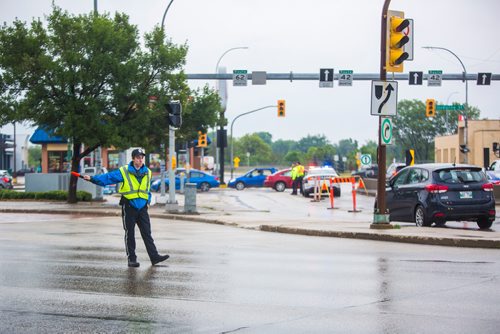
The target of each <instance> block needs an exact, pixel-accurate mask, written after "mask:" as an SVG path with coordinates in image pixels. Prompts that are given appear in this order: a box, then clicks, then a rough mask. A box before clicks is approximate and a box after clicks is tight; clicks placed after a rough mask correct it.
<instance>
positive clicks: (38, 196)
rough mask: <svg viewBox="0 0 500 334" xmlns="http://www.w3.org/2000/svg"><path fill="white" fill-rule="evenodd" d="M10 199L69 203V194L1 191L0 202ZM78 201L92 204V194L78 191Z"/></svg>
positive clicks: (61, 191) (62, 192)
mask: <svg viewBox="0 0 500 334" xmlns="http://www.w3.org/2000/svg"><path fill="white" fill-rule="evenodd" d="M9 199H34V200H52V201H67V200H68V192H67V191H63V190H52V191H46V192H18V191H14V190H0V200H9ZM76 200H77V201H85V202H90V201H92V194H90V193H89V192H86V191H82V190H80V191H77V192H76Z"/></svg>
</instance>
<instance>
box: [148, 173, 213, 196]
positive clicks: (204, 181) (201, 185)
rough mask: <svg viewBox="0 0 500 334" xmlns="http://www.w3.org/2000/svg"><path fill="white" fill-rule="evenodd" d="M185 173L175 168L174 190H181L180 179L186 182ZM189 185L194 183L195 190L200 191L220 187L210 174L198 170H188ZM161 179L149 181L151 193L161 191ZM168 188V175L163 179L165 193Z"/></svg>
mask: <svg viewBox="0 0 500 334" xmlns="http://www.w3.org/2000/svg"><path fill="white" fill-rule="evenodd" d="M186 173H187V171H186V169H184V168H177V169H176V170H175V189H176V190H179V189H180V188H181V178H183V179H184V182H185V183H186V182H187V175H186ZM189 183H196V188H197V189H199V190H201V191H209V190H210V188H217V187H219V185H220V182H219V178H218V177H215V176H213V175H211V174H208V173H205V172H203V171H201V170H198V169H190V170H189ZM160 186H161V179H160V178H156V179H153V180H152V181H151V191H157V192H158V191H161V187H160ZM169 186H170V180H169V178H168V175H167V176H166V177H165V190H166V191H167V190H168V189H169Z"/></svg>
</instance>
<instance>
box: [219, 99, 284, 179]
mask: <svg viewBox="0 0 500 334" xmlns="http://www.w3.org/2000/svg"><path fill="white" fill-rule="evenodd" d="M267 108H276V106H265V107H262V108H258V109H254V110H250V111H247V112H244V113H243V114H239V115H238V116H236V117H235V118H234V119H233V121H232V122H231V131H230V132H231V133H230V134H229V135H230V136H231V178H233V170H234V161H233V141H234V139H233V125H234V122H235V121H236V120H237V119H238V118H240V117H241V116H245V115H248V114H252V113H254V112H256V111H259V110H262V109H267Z"/></svg>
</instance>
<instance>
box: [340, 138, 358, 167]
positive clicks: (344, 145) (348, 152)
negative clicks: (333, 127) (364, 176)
mask: <svg viewBox="0 0 500 334" xmlns="http://www.w3.org/2000/svg"><path fill="white" fill-rule="evenodd" d="M335 147H336V149H337V154H338V155H339V159H342V158H343V157H346V158H347V163H346V166H345V168H347V169H355V168H356V167H355V166H356V153H357V152H358V141H357V140H353V139H352V138H349V139H341V140H339V143H338V144H337V145H336V146H335Z"/></svg>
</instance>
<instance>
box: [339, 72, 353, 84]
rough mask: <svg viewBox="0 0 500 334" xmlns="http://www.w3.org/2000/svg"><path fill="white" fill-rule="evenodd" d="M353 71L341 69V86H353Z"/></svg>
mask: <svg viewBox="0 0 500 334" xmlns="http://www.w3.org/2000/svg"><path fill="white" fill-rule="evenodd" d="M352 79H353V71H352V70H340V71H339V86H352Z"/></svg>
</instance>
